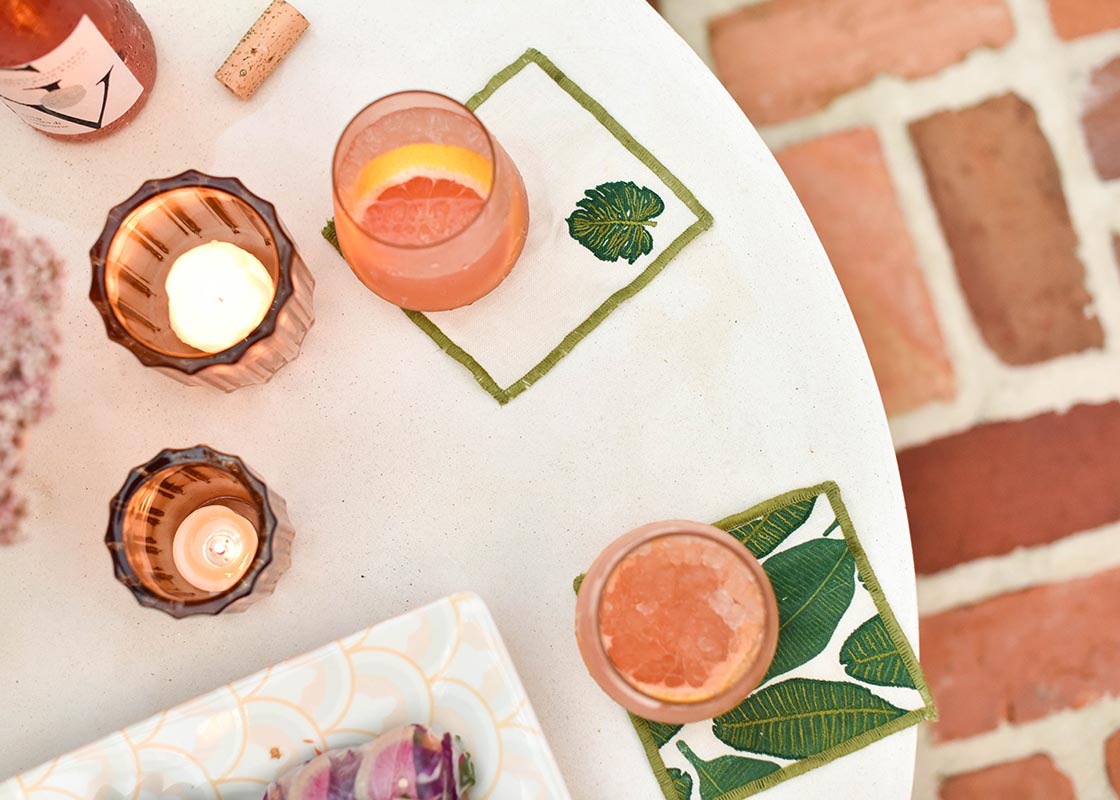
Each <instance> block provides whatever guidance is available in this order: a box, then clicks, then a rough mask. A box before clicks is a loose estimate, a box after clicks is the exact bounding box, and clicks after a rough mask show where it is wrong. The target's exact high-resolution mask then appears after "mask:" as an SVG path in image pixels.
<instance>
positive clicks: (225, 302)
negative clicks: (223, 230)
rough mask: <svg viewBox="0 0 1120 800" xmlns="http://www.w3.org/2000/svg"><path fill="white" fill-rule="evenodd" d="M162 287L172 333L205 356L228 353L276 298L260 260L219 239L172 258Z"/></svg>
mask: <svg viewBox="0 0 1120 800" xmlns="http://www.w3.org/2000/svg"><path fill="white" fill-rule="evenodd" d="M165 289H166V290H167V308H168V314H169V315H170V318H171V329H172V330H173V331H174V332H175V335H176V336H178V337H179V339H180V340H181V341H182V342H183V343H184V344H189V345H190V346H191V347H194V348H197V349H198V350H201V351H202V352H204V353H219V352H221V351H222V350H228V349H229V348H230V347H233V346H234V345H235V344H237V343H238V342H240V341H241V340H242V339H244V338H245V337H246V336H248V335H249V334H250V333H252V332H253V330H254V329H255V328H256V327H257V326H258V325H260V324H261V320H263V319H264V318H265V315H266V314H268V308H269V306H270V305H272V298H273V297H274V296H275V294H276V284H275V283H274V282H273V280H272V276H270V275H269V274H268V270H266V269H265V268H264V264H262V263H261V262H260V259H258V258H257V257H256V256H254V255H253V254H252V253H250V252H249V251H247V250H244V249H242V248H240V247H238V246H237V245H235V244H232V243H230V242H219V241H212V242H209V243H207V244H201V245H199V246H197V247H194V248H192V249H190V250H188V251H187V252H185V253H183V254H182V255H181V256H179V257H178V258H177V259H175V263H174V264H173V265H172V266H171V271H170V272H168V273H167V281H166V284H165Z"/></svg>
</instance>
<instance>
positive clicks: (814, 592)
mask: <svg viewBox="0 0 1120 800" xmlns="http://www.w3.org/2000/svg"><path fill="white" fill-rule="evenodd" d="M715 524H716V526H717V527H719V528H723V529H724V530H726V531H729V532H730V533H731V534H732V535H733V536H735V538H737V539H738V540H739V541H741V542H742V543H743V544H744V545H745V546H746V547H747V549H749V550H750V551H751V553H753V554H754V556H755V557H756V558H758V559H759V560H760V561H761V562H762V566H763V568H764V569H765V570H766V574H767V575H768V576H769V577H770V581H771V583H772V584H773V586H774V593H775V595H777V598H778V616H779V619H780V632H779V636H778V649H777V652H776V653H775V656H774V661H773V663H772V664H771V666H770V671H769V672H768V673H767V675H766V677H765V678H764V679H763V682H762V683H761V684H760V685H759V688H757V689H756V690H755V691H754V692H753V693H752V694H751V695H750V697H748V698H747V699H746V700H744V701H743V702H742V703H741V704H740V705H739V706H737V707H736V708H734V709H732V710H731V711H729V712H728V713H726V714H723V715H722V716H719V717H716V718H715V719H713V720H705V721H704V722H696V723H690V724H688V725H683V726H682V725H664V724H661V723H657V722H649V721H647V720H644V719H640V718H638V717H635V716H633V715H631V716H630V719H631V721H632V722H633V723H634V728H635V729H636V730H637V732H638V736H639V737H640V738H641V740H642V744H643V746H644V747H645V751H646V755H647V756H648V758H649V763H650V766H651V767H652V768H653V772H654V774H655V775H656V776H657V781H658V783H659V784H660V785H661V790H662V791H663V792H664V793H665V797H666V798H667V800H740V798H744V797H749V796H750V795H753V794H756V793H758V792H761V791H763V790H765V789H769V788H770V787H772V786H774V785H776V784H778V783H781V782H782V781H785V780H787V779H789V778H792V777H794V776H795V775H800V774H802V773H803V772H807V771H809V770H811V769H813V768H814V767H819V766H821V765H822V764H827V763H828V762H830V761H832V760H834V759H837V758H840V757H841V756H844V755H847V754H848V753H851V752H853V751H855V750H858V749H859V748H861V747H865V746H866V745H868V744H870V743H871V742H874V741H875V740H877V739H881V738H883V737H884V736H889V735H890V734H892V733H896V732H897V731H900V730H902V729H903V728H908V727H910V726H911V725H915V724H917V723H919V722H922V721H923V720H935V719H937V709H936V707H935V706H934V703H933V697H932V696H931V695H930V691H929V687H928V686H927V685H926V681H925V676H923V675H922V670H921V667H920V666H919V665H918V662H917V659H916V658H915V657H914V651H913V649H912V648H911V647H910V643H909V642H908V641H907V640H906V636H905V635H904V634H903V632H902V629H901V628H900V627H899V626H898V622H897V621H896V620H895V617H894V614H893V613H892V612H891V608H890V605H889V604H888V603H887V599H886V598H885V597H884V596H883V590H882V589H881V588H880V586H879V582H878V580H876V578H875V573H874V571H872V569H871V564H870V563H868V561H867V555H866V554H865V553H864V552H863V547H861V546H860V543H859V537H858V536H857V535H856V531H855V528H854V527H853V526H852V522H851V519H850V518H849V517H848V511H847V509H846V508H845V507H844V503H843V501H842V500H841V499H840V488H839V487H838V486H837V485H836V484H835V483H832V482H828V483H822V484H820V485H817V486H812V487H809V488H807V489H799V490H797V491H793V492H789V493H787V494H783V495H781V496H780V497H775V498H774V499H772V500H768V501H766V502H765V503H762V504H760V505H757V506H754V507H753V508H750V509H748V510H747V511H744V512H742V513H741V514H736V515H734V516H732V517H728V518H727V519H724V520H720V521H719V522H717V523H715ZM581 577H582V576H581ZM579 582H580V579H578V578H577V580H576V591H579Z"/></svg>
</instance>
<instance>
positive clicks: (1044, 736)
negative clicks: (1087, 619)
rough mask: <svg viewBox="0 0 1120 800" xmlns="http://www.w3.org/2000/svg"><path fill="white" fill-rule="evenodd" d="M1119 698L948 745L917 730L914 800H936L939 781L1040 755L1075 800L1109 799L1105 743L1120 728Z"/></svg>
mask: <svg viewBox="0 0 1120 800" xmlns="http://www.w3.org/2000/svg"><path fill="white" fill-rule="evenodd" d="M1117 720H1120V698H1108V699H1105V700H1101V701H1098V702H1097V703H1094V704H1092V705H1089V706H1086V707H1085V708H1080V709H1066V710H1064V711H1057V712H1055V713H1053V714H1051V715H1049V716H1046V717H1043V718H1042V719H1038V720H1032V721H1031V722H1025V723H1022V724H1019V725H1008V724H1005V725H1002V726H1000V727H999V728H996V729H995V730H993V731H989V732H987V733H983V734H980V735H979V736H973V737H970V738H968V739H959V740H956V741H951V742H943V743H935V742H934V741H933V734H932V731H931V729H930V728H929V727H928V726H922V727H921V728H920V729H919V731H918V762H917V766H916V770H915V774H914V800H936V799H937V787H938V785H939V783H940V781H941V780H942V779H943V778H945V777H948V776H949V775H956V774H959V773H962V772H971V771H973V770H977V769H982V768H984V767H988V766H993V765H995V764H999V763H1002V762H1005V761H1015V760H1018V759H1021V758H1026V757H1028V756H1031V755H1034V754H1035V753H1045V754H1047V755H1049V756H1050V757H1051V758H1053V759H1054V764H1055V765H1056V766H1057V768H1058V769H1060V770H1061V771H1062V772H1064V773H1065V774H1066V775H1068V776H1069V778H1070V780H1072V781H1073V785H1074V788H1075V790H1076V793H1077V796H1078V797H1085V798H1090V797H1092V798H1101V799H1102V800H1103V799H1104V798H1107V797H1112V796H1113V793H1112V789H1111V788H1110V786H1109V782H1108V774H1107V772H1106V771H1105V760H1104V741H1105V739H1106V738H1107V737H1108V736H1109V735H1110V734H1111V733H1112V732H1113V731H1115V730H1116V729H1117V726H1118V725H1120V723H1118V722H1117Z"/></svg>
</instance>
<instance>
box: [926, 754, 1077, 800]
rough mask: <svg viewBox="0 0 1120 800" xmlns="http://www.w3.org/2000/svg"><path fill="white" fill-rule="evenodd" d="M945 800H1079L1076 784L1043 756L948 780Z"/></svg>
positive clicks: (1010, 762) (944, 792)
mask: <svg viewBox="0 0 1120 800" xmlns="http://www.w3.org/2000/svg"><path fill="white" fill-rule="evenodd" d="M940 794H941V800H995V798H1015V800H1077V795H1076V793H1075V792H1074V790H1073V782H1072V781H1070V779H1069V778H1068V777H1067V776H1066V774H1065V773H1064V772H1060V771H1059V770H1058V768H1057V767H1055V766H1054V762H1053V761H1052V760H1051V759H1050V757H1049V756H1044V755H1042V754H1038V755H1033V756H1031V757H1030V758H1024V759H1023V760H1022V761H1008V762H1006V763H1004V764H996V765H995V766H994V767H985V768H984V769H978V770H976V771H975V772H966V773H964V774H962V775H954V776H952V777H951V778H947V779H946V780H945V781H944V782H942V784H941V793H940Z"/></svg>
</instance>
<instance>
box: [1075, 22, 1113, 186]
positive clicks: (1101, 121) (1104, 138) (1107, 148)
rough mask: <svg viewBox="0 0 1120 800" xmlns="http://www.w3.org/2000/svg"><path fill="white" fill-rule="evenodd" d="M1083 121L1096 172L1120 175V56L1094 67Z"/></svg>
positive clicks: (1107, 177)
mask: <svg viewBox="0 0 1120 800" xmlns="http://www.w3.org/2000/svg"><path fill="white" fill-rule="evenodd" d="M1117 7H1118V8H1120V3H1117ZM1081 124H1082V126H1083V127H1084V128H1085V138H1086V139H1087V140H1088V142H1089V153H1090V154H1091V155H1092V156H1093V166H1095V167H1096V168H1097V173H1098V174H1099V175H1100V176H1101V177H1102V178H1105V179H1106V180H1111V179H1112V178H1120V58H1116V59H1113V60H1112V61H1109V62H1108V63H1107V64H1105V65H1104V66H1102V67H1098V68H1097V69H1096V70H1094V72H1093V75H1092V77H1091V78H1090V80H1089V93H1088V95H1087V96H1086V98H1085V111H1084V113H1083V114H1082V115H1081Z"/></svg>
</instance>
